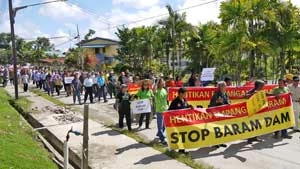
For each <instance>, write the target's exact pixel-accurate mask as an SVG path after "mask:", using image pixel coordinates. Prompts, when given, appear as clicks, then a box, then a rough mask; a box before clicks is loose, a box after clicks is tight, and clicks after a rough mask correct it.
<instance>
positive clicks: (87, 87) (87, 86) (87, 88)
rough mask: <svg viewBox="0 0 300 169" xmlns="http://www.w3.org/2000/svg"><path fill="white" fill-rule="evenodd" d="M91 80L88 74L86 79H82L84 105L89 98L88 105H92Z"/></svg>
mask: <svg viewBox="0 0 300 169" xmlns="http://www.w3.org/2000/svg"><path fill="white" fill-rule="evenodd" d="M93 83H94V82H93V79H92V78H91V75H90V74H89V73H88V74H87V77H86V78H85V79H84V82H83V86H84V89H85V93H84V103H86V100H87V97H88V96H89V97H90V103H93Z"/></svg>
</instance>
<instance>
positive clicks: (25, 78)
mask: <svg viewBox="0 0 300 169" xmlns="http://www.w3.org/2000/svg"><path fill="white" fill-rule="evenodd" d="M22 83H23V89H24V92H27V90H28V83H29V76H28V74H27V72H25V73H24V74H23V75H22Z"/></svg>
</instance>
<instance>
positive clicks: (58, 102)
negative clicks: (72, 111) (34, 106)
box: [30, 88, 65, 106]
mask: <svg viewBox="0 0 300 169" xmlns="http://www.w3.org/2000/svg"><path fill="white" fill-rule="evenodd" d="M30 91H31V92H32V93H34V94H36V95H38V96H41V97H43V98H44V99H46V100H48V101H50V102H52V103H54V104H56V105H58V106H65V104H64V103H63V102H61V101H59V100H58V99H56V98H54V97H52V96H49V95H48V94H46V93H44V92H43V91H42V90H40V89H36V88H31V90H30Z"/></svg>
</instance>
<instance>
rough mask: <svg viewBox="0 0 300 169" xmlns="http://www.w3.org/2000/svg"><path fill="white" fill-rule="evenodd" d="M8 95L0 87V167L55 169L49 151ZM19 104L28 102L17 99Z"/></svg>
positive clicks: (9, 168)
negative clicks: (11, 102) (12, 104)
mask: <svg viewBox="0 0 300 169" xmlns="http://www.w3.org/2000/svg"><path fill="white" fill-rule="evenodd" d="M9 99H10V97H9V96H8V95H7V93H6V91H5V90H4V89H3V88H0V168H1V169H57V168H58V167H57V166H56V165H55V163H54V162H53V161H52V160H51V156H50V153H49V152H47V150H46V149H45V148H44V147H43V145H42V144H41V143H40V142H38V141H37V140H36V139H35V138H36V134H35V133H34V132H33V131H32V129H31V128H30V126H28V124H27V123H26V122H24V121H23V120H22V119H21V117H20V115H19V113H18V112H17V111H16V110H15V109H14V108H13V107H12V106H11V105H10V104H9V101H8V100H9ZM19 102H20V103H21V104H23V103H24V104H26V105H27V106H28V104H30V103H29V102H25V101H24V100H23V101H22V99H21V100H19Z"/></svg>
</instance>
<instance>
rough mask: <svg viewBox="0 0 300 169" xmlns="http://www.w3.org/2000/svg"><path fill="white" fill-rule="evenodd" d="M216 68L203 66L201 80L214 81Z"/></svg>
mask: <svg viewBox="0 0 300 169" xmlns="http://www.w3.org/2000/svg"><path fill="white" fill-rule="evenodd" d="M215 70H216V68H203V70H202V73H201V78H200V79H201V81H213V80H214V78H215Z"/></svg>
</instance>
